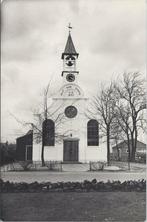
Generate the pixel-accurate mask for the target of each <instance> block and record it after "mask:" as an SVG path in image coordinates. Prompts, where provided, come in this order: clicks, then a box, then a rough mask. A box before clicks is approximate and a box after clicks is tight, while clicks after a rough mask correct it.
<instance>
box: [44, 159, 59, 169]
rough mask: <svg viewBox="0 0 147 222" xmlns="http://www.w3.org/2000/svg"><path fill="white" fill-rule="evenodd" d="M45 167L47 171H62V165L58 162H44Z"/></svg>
mask: <svg viewBox="0 0 147 222" xmlns="http://www.w3.org/2000/svg"><path fill="white" fill-rule="evenodd" d="M45 165H46V166H47V168H48V169H49V170H53V171H55V170H57V171H62V163H61V162H59V161H46V162H45Z"/></svg>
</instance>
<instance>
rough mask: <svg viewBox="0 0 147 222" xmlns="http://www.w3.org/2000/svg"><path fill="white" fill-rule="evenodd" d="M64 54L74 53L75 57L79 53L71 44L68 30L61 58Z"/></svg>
mask: <svg viewBox="0 0 147 222" xmlns="http://www.w3.org/2000/svg"><path fill="white" fill-rule="evenodd" d="M66 55H74V56H77V57H78V55H79V54H78V53H77V52H76V49H75V46H74V44H73V41H72V37H71V34H70V32H69V35H68V39H67V43H66V46H65V50H64V52H63V53H62V57H61V58H62V59H64V56H66Z"/></svg>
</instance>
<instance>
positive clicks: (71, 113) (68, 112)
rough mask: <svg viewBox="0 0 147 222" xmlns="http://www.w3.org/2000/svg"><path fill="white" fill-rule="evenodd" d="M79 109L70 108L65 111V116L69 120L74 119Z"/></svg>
mask: <svg viewBox="0 0 147 222" xmlns="http://www.w3.org/2000/svg"><path fill="white" fill-rule="evenodd" d="M77 112H78V111H77V108H76V107H75V106H68V107H66V109H65V115H66V116H67V117H68V118H74V117H75V116H76V115H77Z"/></svg>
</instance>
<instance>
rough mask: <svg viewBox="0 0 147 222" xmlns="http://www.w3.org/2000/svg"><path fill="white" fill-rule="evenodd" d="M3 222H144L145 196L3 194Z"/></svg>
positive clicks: (120, 194) (95, 193)
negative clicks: (4, 221)
mask: <svg viewBox="0 0 147 222" xmlns="http://www.w3.org/2000/svg"><path fill="white" fill-rule="evenodd" d="M2 202H3V211H2V213H3V218H4V220H6V221H10V220H11V221H117V222H119V221H122V222H124V221H128V222H131V221H132V222H134V221H139V222H141V221H145V192H142V193H139V192H89V193H76V192H75V193H74V192H73V193H71V192H70V193H5V194H2Z"/></svg>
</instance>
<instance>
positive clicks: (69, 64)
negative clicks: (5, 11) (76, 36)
mask: <svg viewBox="0 0 147 222" xmlns="http://www.w3.org/2000/svg"><path fill="white" fill-rule="evenodd" d="M68 28H69V35H68V39H67V42H66V46H65V49H64V52H63V53H62V57H61V59H63V71H62V76H63V80H64V83H68V82H74V80H75V82H76V76H77V74H78V73H79V72H78V71H77V69H76V61H77V58H78V55H79V54H78V53H77V51H76V49H75V46H74V44H73V41H72V37H71V33H70V29H72V27H71V25H70V23H69V26H68ZM69 78H70V79H69Z"/></svg>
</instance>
